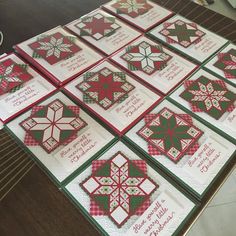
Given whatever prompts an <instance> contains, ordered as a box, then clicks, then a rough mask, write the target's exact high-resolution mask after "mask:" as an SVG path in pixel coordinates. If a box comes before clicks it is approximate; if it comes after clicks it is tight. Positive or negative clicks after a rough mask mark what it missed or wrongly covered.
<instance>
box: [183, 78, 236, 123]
mask: <svg viewBox="0 0 236 236" xmlns="http://www.w3.org/2000/svg"><path fill="white" fill-rule="evenodd" d="M180 97H182V98H183V99H185V100H186V101H188V102H189V103H190V104H192V105H194V106H196V107H198V108H200V110H202V111H203V112H205V113H207V114H208V115H210V116H211V117H213V118H215V119H217V120H218V119H219V118H220V117H221V116H222V115H223V114H224V113H225V112H226V111H227V109H228V108H229V107H230V106H231V105H232V104H233V103H234V101H235V98H236V97H235V94H234V93H233V92H231V91H229V90H228V89H227V88H226V87H225V88H223V87H222V86H220V85H219V84H218V83H216V82H214V81H213V80H210V79H208V78H206V77H204V76H201V77H200V78H198V79H197V80H196V81H195V82H193V83H192V84H191V85H190V86H189V87H188V88H187V89H186V90H184V92H183V93H181V94H180Z"/></svg>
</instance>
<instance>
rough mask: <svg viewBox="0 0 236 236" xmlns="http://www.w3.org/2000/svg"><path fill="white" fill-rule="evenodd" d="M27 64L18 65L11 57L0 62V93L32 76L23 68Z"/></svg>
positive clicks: (6, 91)
mask: <svg viewBox="0 0 236 236" xmlns="http://www.w3.org/2000/svg"><path fill="white" fill-rule="evenodd" d="M26 66H27V65H18V64H17V63H15V62H14V61H13V60H12V59H6V60H4V61H1V62H0V95H3V94H5V93H8V92H11V91H13V90H14V89H17V88H19V86H21V85H23V83H25V82H26V81H28V80H30V79H32V78H33V76H32V75H31V74H29V73H28V72H27V70H26V69H25V68H26Z"/></svg>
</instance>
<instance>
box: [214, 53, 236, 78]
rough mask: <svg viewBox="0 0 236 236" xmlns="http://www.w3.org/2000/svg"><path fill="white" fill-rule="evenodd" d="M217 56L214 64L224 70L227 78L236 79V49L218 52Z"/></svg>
mask: <svg viewBox="0 0 236 236" xmlns="http://www.w3.org/2000/svg"><path fill="white" fill-rule="evenodd" d="M217 57H218V60H217V61H216V62H215V63H214V64H213V65H214V66H215V67H216V68H218V69H220V70H221V71H223V72H224V75H225V77H226V78H227V79H236V49H233V48H232V49H230V50H229V51H227V52H221V53H218V54H217Z"/></svg>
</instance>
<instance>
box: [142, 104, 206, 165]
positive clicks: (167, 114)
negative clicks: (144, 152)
mask: <svg viewBox="0 0 236 236" xmlns="http://www.w3.org/2000/svg"><path fill="white" fill-rule="evenodd" d="M137 134H138V135H139V136H140V137H141V138H143V139H144V140H145V141H147V142H148V143H149V144H151V145H152V146H154V147H155V148H156V149H158V150H159V152H161V153H162V154H163V155H165V156H167V157H168V158H169V159H170V160H172V161H174V162H178V161H179V160H180V159H181V158H182V157H183V156H184V155H185V154H186V152H189V150H190V148H191V147H193V146H194V145H195V144H196V143H197V141H198V140H199V138H200V137H201V136H202V135H203V131H201V130H200V129H199V128H197V127H196V126H195V125H193V124H192V123H190V122H188V121H187V120H185V119H183V118H182V117H181V116H179V115H178V114H176V113H174V112H173V111H171V110H169V109H168V108H166V107H165V108H163V109H162V110H161V111H160V112H159V113H158V114H156V115H155V116H154V118H153V119H152V120H151V121H150V122H148V123H147V124H145V126H144V127H142V128H141V129H140V130H139V131H138V132H137Z"/></svg>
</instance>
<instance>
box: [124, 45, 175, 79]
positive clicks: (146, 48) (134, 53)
mask: <svg viewBox="0 0 236 236" xmlns="http://www.w3.org/2000/svg"><path fill="white" fill-rule="evenodd" d="M121 58H122V59H124V60H125V61H126V62H127V63H128V68H129V69H130V70H131V71H135V70H139V71H142V72H144V73H146V74H148V75H151V74H153V73H154V72H156V71H158V70H162V69H163V68H165V67H166V66H167V62H168V61H169V60H171V58H172V56H170V55H169V54H167V53H165V52H164V51H163V49H162V46H161V45H160V44H156V45H152V44H149V43H148V42H146V41H143V42H141V43H139V44H138V45H134V46H128V47H127V48H126V52H125V53H124V54H123V55H121Z"/></svg>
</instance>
